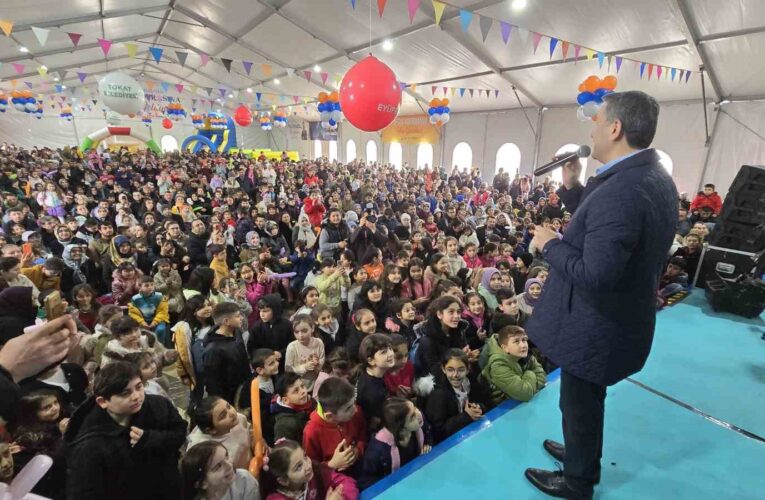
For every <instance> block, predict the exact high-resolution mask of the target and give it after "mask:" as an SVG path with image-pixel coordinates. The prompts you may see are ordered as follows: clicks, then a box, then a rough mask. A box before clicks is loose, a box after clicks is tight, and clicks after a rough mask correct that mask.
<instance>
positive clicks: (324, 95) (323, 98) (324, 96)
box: [319, 92, 329, 102]
mask: <svg viewBox="0 0 765 500" xmlns="http://www.w3.org/2000/svg"><path fill="white" fill-rule="evenodd" d="M327 99H329V94H327V93H326V92H319V102H327Z"/></svg>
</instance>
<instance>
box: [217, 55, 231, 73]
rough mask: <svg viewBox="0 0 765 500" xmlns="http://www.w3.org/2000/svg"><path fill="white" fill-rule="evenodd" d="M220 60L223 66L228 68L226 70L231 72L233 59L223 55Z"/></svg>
mask: <svg viewBox="0 0 765 500" xmlns="http://www.w3.org/2000/svg"><path fill="white" fill-rule="evenodd" d="M220 62H221V64H223V67H224V68H226V71H228V72H229V73H231V63H232V62H233V61H232V60H231V59H226V58H223V57H221V58H220Z"/></svg>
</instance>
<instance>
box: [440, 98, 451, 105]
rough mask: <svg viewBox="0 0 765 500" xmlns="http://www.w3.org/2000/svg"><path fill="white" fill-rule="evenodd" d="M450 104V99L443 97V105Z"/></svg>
mask: <svg viewBox="0 0 765 500" xmlns="http://www.w3.org/2000/svg"><path fill="white" fill-rule="evenodd" d="M448 105H449V99H447V98H443V99H441V106H448Z"/></svg>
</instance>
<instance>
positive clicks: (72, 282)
mask: <svg viewBox="0 0 765 500" xmlns="http://www.w3.org/2000/svg"><path fill="white" fill-rule="evenodd" d="M61 258H62V259H63V260H64V264H65V265H66V269H64V272H63V273H62V274H61V291H63V292H64V293H65V294H69V292H70V291H71V290H72V288H74V287H75V286H76V285H81V284H89V285H91V286H93V287H95V288H96V289H99V288H100V286H101V283H100V281H101V280H100V276H98V272H97V270H96V266H95V265H94V264H93V262H92V261H91V260H90V259H89V258H88V256H87V255H86V253H85V248H84V247H83V245H78V244H76V243H70V244H69V245H66V246H65V247H64V252H63V253H62V254H61Z"/></svg>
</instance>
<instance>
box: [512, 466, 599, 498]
mask: <svg viewBox="0 0 765 500" xmlns="http://www.w3.org/2000/svg"><path fill="white" fill-rule="evenodd" d="M525 475H526V479H528V480H529V482H530V483H531V484H533V485H534V487H535V488H537V489H538V490H539V491H541V492H542V493H545V494H547V495H550V496H552V497H556V498H568V499H570V500H591V499H592V492H590V493H588V494H587V493H580V492H578V491H575V490H573V489H571V487H569V485H568V484H567V483H566V478H565V477H563V472H562V471H555V472H553V471H549V470H544V469H526V472H525Z"/></svg>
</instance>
